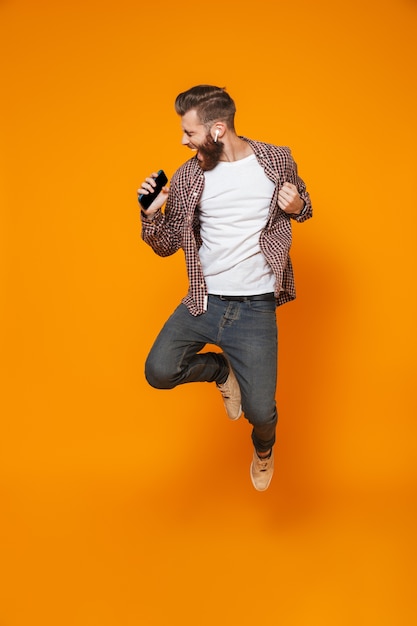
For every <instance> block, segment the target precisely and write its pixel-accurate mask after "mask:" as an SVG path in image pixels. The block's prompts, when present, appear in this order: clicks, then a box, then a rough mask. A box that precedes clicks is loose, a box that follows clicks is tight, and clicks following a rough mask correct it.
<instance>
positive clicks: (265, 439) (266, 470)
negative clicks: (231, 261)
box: [219, 300, 278, 490]
mask: <svg viewBox="0 0 417 626" xmlns="http://www.w3.org/2000/svg"><path fill="white" fill-rule="evenodd" d="M277 339H278V333H277V324H276V314H275V303H274V302H273V301H268V300H266V301H246V302H242V303H240V302H239V303H237V302H230V303H229V307H228V309H227V311H226V313H225V322H224V325H223V328H222V332H221V339H220V341H219V344H220V345H221V346H222V347H223V349H224V351H225V352H226V354H227V356H228V358H229V360H230V363H231V366H232V368H233V370H234V372H235V374H236V377H237V380H238V382H239V386H240V390H241V395H242V408H243V410H244V412H245V417H246V419H248V421H249V422H250V423H251V424H252V426H253V429H252V440H253V444H254V448H255V454H254V460H253V463H252V466H251V475H252V481H253V482H254V485H255V482H257V485H255V486H256V488H257V489H258V488H259V489H260V490H264V489H266V488H267V486H268V485H269V482H270V479H271V477H272V471H273V452H272V448H273V445H274V443H275V430H276V424H277V419H278V416H277V409H276V403H275V392H276V383H277V357H278V354H277V353H278V347H277ZM260 457H266V461H265V459H264V458H262V459H260ZM258 459H260V461H259V462H258ZM257 472H258V473H259V476H258V479H257V480H256V481H254V475H253V474H254V473H255V474H256V473H257Z"/></svg>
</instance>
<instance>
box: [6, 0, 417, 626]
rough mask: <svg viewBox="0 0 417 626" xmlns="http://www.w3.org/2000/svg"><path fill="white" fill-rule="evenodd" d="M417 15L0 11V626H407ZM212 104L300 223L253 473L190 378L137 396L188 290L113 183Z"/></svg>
mask: <svg viewBox="0 0 417 626" xmlns="http://www.w3.org/2000/svg"><path fill="white" fill-rule="evenodd" d="M416 16H417V4H416V2H415V1H414V0H378V1H377V0H371V1H367V0H352V1H351V2H349V3H342V4H338V3H334V2H330V1H327V0H316V1H315V2H310V1H308V0H302V1H298V2H297V1H294V2H285V3H284V2H280V1H274V2H272V1H271V2H269V1H267V0H261V2H257V3H253V4H251V5H250V4H242V3H238V2H235V1H234V0H231V1H230V2H227V3H226V2H224V1H222V2H220V1H219V0H213V1H211V2H209V3H195V2H190V0H184V1H183V2H181V3H178V4H173V3H172V2H171V1H168V0H160V2H158V3H147V5H146V6H144V3H140V2H136V1H133V0H119V1H118V2H115V1H113V2H112V1H110V0H103V1H100V2H99V1H98V0H82V1H81V0H71V1H70V0H64V1H60V2H53V1H52V0H37V1H36V2H32V1H30V0H2V1H1V2H0V54H1V59H2V79H1V87H2V96H1V99H0V123H1V148H0V149H1V152H0V159H1V163H0V165H1V180H0V201H1V223H0V227H1V228H0V232H1V242H0V243H1V256H2V263H1V270H0V271H1V282H2V288H1V293H2V300H1V316H2V318H1V329H2V346H1V357H2V373H1V384H2V387H3V390H2V391H1V399H2V405H3V409H2V421H1V430H2V435H1V442H0V446H1V460H0V464H1V468H0V469H1V478H0V481H1V482H0V502H1V509H2V513H1V522H0V523H1V526H2V532H1V541H2V557H1V563H2V565H1V567H2V575H3V581H2V583H1V586H0V624H1V626H28V625H34V624H36V625H37V624H42V626H46V625H48V626H49V625H54V626H55V625H59V626H67V625H71V626H96V625H97V626H107V625H109V626H133V625H138V624H140V625H144V626H160V625H161V626H165V625H170V624H184V625H187V626H188V625H193V626H194V625H195V624H197V625H198V626H206V625H207V626H212V625H214V624H219V625H221V626H223V625H229V624H231V625H235V624H236V625H237V624H239V625H251V624H254V623H256V622H259V623H263V622H265V623H268V624H282V625H288V626H293V625H297V626H298V625H303V626H304V625H310V624H313V625H316V624H317V625H320V626H321V625H325V624H332V625H335V624H336V625H345V624H346V625H351V624H361V625H362V624H363V625H365V624H366V625H369V624H375V625H378V626H380V625H383V624H384V625H385V624H390V625H397V624H401V625H402V624H411V623H415V621H416V620H417V611H416V602H415V576H416V571H415V562H416V556H417V555H416V536H415V533H416V522H417V520H416V513H417V505H416V479H417V461H416V445H415V442H416V436H417V425H416V419H415V417H416V406H415V384H416V380H415V378H416V367H415V353H416V342H415V320H416V284H415V273H416V263H415V245H416V208H417V207H416V199H415V198H416V193H415V182H416V159H415V145H416V133H415V130H416V128H415V116H416V104H417V103H416V63H415V61H416V44H415V33H416ZM201 82H208V83H214V84H218V85H220V86H226V87H227V88H228V90H229V92H230V93H231V95H232V96H233V97H234V99H235V100H236V103H237V107H238V115H237V130H238V132H239V133H241V134H245V135H247V136H250V137H252V138H254V139H260V140H264V141H270V142H273V143H278V144H284V145H290V146H291V148H292V150H293V155H294V157H295V159H296V161H297V163H298V166H299V171H300V174H301V176H302V177H303V178H304V179H305V181H306V182H307V186H308V189H309V191H310V194H311V196H312V199H313V205H314V210H315V217H314V218H313V220H311V221H308V222H306V223H305V224H301V225H298V224H295V227H294V246H293V253H292V256H293V261H294V264H295V271H296V281H297V291H298V298H297V300H296V301H295V302H294V303H291V304H287V305H285V306H284V307H283V308H282V309H280V310H279V313H278V319H279V326H280V357H279V365H280V380H279V390H278V400H279V407H280V425H279V429H278V444H277V469H276V474H275V476H274V480H273V483H272V485H271V487H270V489H269V490H268V491H267V492H266V493H264V494H260V493H257V492H255V491H254V489H253V488H252V485H251V484H250V480H249V462H250V456H251V444H250V439H249V435H250V428H249V425H248V424H247V423H246V422H245V420H241V421H240V422H238V423H236V424H235V423H230V422H229V421H228V420H227V418H226V417H225V415H224V411H223V408H222V403H221V399H220V397H219V394H218V393H217V392H216V391H215V389H214V388H213V386H211V385H198V386H188V387H183V388H178V389H176V390H174V391H172V392H162V391H156V390H154V389H152V388H150V387H149V386H148V385H147V384H146V382H145V380H144V376H143V363H144V359H145V357H146V354H147V352H148V349H149V347H150V345H151V343H152V341H153V339H154V337H155V335H156V333H157V332H158V330H159V328H160V327H161V325H162V323H163V321H164V320H165V319H166V317H167V316H168V314H169V313H170V312H171V310H172V309H173V308H174V306H175V305H176V304H177V302H178V301H179V299H180V297H181V296H182V295H183V294H184V292H185V289H186V276H185V270H184V267H183V257H182V254H181V253H180V254H177V255H175V256H174V257H171V258H169V259H160V258H158V257H156V256H155V255H154V254H153V252H152V251H151V250H150V249H149V248H148V247H147V246H146V245H145V244H144V243H143V242H141V240H140V228H139V221H138V208H137V203H136V194H135V191H136V189H137V187H138V186H139V183H140V182H141V181H142V179H143V177H144V176H145V175H147V174H148V173H149V172H151V171H153V170H155V169H158V168H160V167H163V168H164V169H165V170H166V171H167V173H168V174H169V175H170V176H171V175H172V174H173V172H174V171H175V169H176V168H177V167H178V166H179V165H180V164H181V163H182V162H183V161H184V160H185V159H186V158H188V157H189V155H190V154H189V152H188V151H187V150H186V149H185V148H183V147H182V146H181V145H180V139H181V134H180V122H179V120H178V118H177V116H176V115H175V112H174V109H173V101H174V99H175V96H176V95H177V93H178V92H180V91H182V90H184V89H187V88H188V87H190V86H192V85H194V84H197V83H201Z"/></svg>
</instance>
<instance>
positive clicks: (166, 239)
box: [142, 137, 312, 315]
mask: <svg viewBox="0 0 417 626" xmlns="http://www.w3.org/2000/svg"><path fill="white" fill-rule="evenodd" d="M241 139H244V140H245V141H247V142H248V143H249V144H250V145H251V147H252V149H253V152H254V154H255V156H256V158H257V160H258V162H259V164H260V165H261V166H262V167H263V169H264V171H265V174H266V175H267V176H268V178H269V179H270V180H271V181H272V182H273V183H274V184H275V190H274V193H273V195H272V198H271V204H270V207H269V214H268V219H267V222H266V224H265V227H264V229H263V230H262V232H261V234H260V236H259V245H260V248H261V251H262V253H263V254H264V256H265V258H266V260H267V261H268V263H269V265H270V267H271V269H272V271H273V273H274V276H275V298H276V301H277V305H278V306H279V305H281V304H284V303H285V302H288V301H290V300H294V298H295V285H294V274H293V269H292V264H291V259H290V256H289V252H290V248H291V240H292V225H291V219H294V220H296V221H297V222H304V221H305V220H307V219H308V218H310V217H311V216H312V209H311V202H310V196H309V194H308V192H307V191H306V186H305V184H304V182H303V180H302V179H301V178H300V177H299V176H298V173H297V165H296V163H295V162H294V160H293V158H292V156H291V151H290V149H289V148H287V147H284V146H274V145H271V144H267V143H262V142H259V141H253V140H252V139H247V138H246V137H241ZM284 182H290V183H293V184H294V185H296V187H297V189H298V193H299V194H300V196H301V198H302V199H303V200H304V202H305V206H304V209H303V211H302V212H301V214H300V215H288V214H287V213H285V212H284V211H282V210H281V209H280V208H279V207H278V191H279V189H280V188H281V187H282V185H283V184H284ZM203 188H204V172H203V170H202V169H201V167H200V165H199V162H198V159H197V157H196V156H194V157H192V158H191V159H190V160H189V161H187V162H186V163H184V164H183V165H182V166H181V167H180V168H179V169H178V170H177V171H176V172H175V174H174V176H173V177H172V180H171V183H170V190H169V194H168V199H167V203H166V207H165V212H162V211H157V213H156V214H155V215H154V217H153V219H152V220H149V219H146V218H145V219H142V238H143V240H144V241H145V242H146V243H147V244H149V245H150V246H151V247H152V249H153V250H154V251H155V252H156V254H158V255H159V256H169V255H171V254H174V252H177V250H179V249H180V248H182V249H183V250H184V254H185V262H186V266H187V272H188V279H189V290H188V294H187V295H186V296H185V297H184V298H183V300H182V302H183V303H184V304H185V305H186V306H187V308H188V310H189V311H190V313H191V314H192V315H201V314H202V313H204V312H205V311H206V309H207V296H208V293H207V286H206V282H205V280H204V276H203V272H202V268H201V262H200V258H199V254H198V251H199V249H200V247H201V245H202V240H201V235H200V223H199V218H198V203H199V201H200V197H201V194H202V192H203Z"/></svg>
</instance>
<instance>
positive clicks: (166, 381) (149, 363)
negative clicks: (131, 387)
mask: <svg viewBox="0 0 417 626" xmlns="http://www.w3.org/2000/svg"><path fill="white" fill-rule="evenodd" d="M145 378H146V380H147V382H148V383H149V385H150V386H151V387H154V388H155V389H172V388H173V387H175V383H174V382H173V377H172V373H171V372H169V371H168V370H167V368H166V367H164V364H163V363H159V362H157V361H155V360H154V359H151V358H149V357H148V359H147V360H146V363H145Z"/></svg>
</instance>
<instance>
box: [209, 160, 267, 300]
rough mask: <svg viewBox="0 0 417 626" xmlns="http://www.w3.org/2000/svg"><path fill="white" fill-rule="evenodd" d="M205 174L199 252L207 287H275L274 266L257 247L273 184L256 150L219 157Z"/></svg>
mask: <svg viewBox="0 0 417 626" xmlns="http://www.w3.org/2000/svg"><path fill="white" fill-rule="evenodd" d="M204 176H205V185H204V190H203V194H202V196H201V199H200V212H199V216H200V224H201V238H202V241H203V245H202V246H201V248H200V250H199V255H200V260H201V265H202V269H203V274H204V277H205V280H206V284H207V288H208V292H209V293H212V294H217V295H231V296H233V295H242V296H245V295H257V294H261V293H269V292H271V291H274V286H275V279H274V276H273V273H272V270H271V268H270V266H269V265H268V263H267V261H266V259H265V257H264V256H263V254H262V252H261V249H260V247H259V235H260V233H261V231H262V230H263V228H264V227H265V225H266V222H267V218H268V212H269V205H270V203H271V198H272V194H273V192H274V183H273V182H272V181H271V180H269V178H268V177H267V176H266V174H265V172H264V170H263V168H262V167H261V166H260V165H259V163H258V161H257V159H256V157H255V155H254V154H251V155H250V156H248V157H245V158H244V159H240V160H239V161H232V162H228V161H227V162H226V161H221V162H220V163H218V164H217V165H216V167H215V168H214V169H213V170H210V171H208V172H205V173H204Z"/></svg>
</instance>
